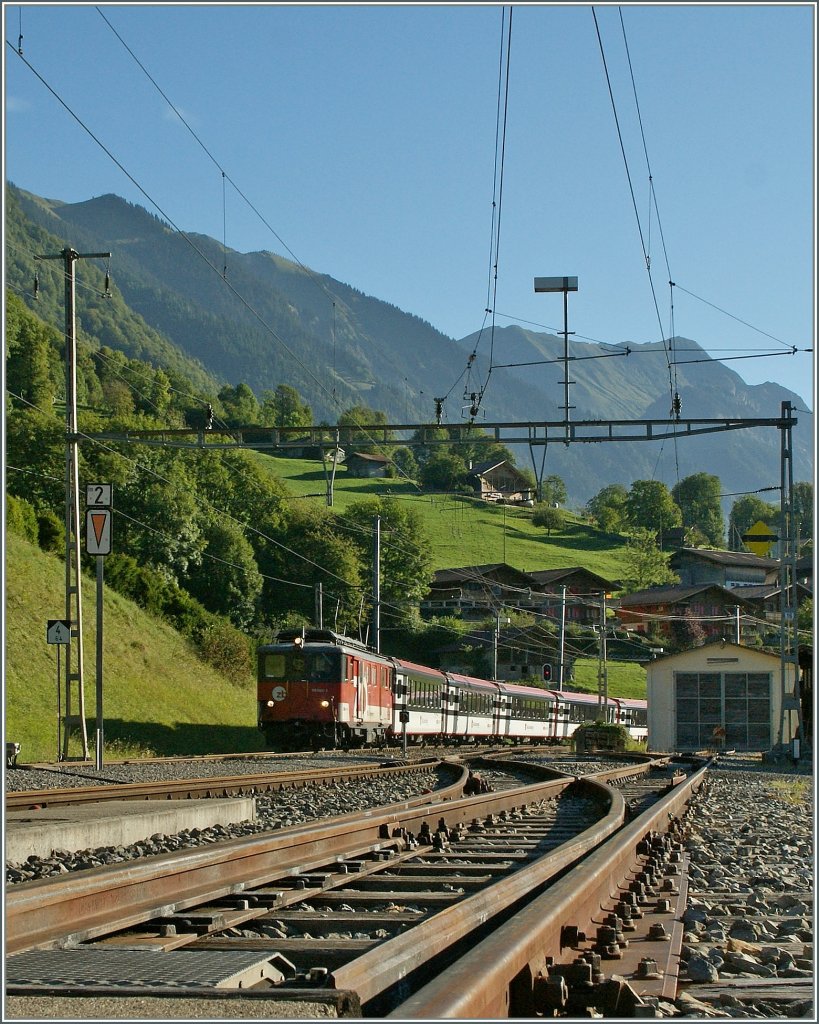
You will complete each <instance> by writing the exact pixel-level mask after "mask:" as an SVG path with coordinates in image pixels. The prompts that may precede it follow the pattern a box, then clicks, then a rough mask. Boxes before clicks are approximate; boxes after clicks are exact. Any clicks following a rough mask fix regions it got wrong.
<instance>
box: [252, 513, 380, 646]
mask: <svg viewBox="0 0 819 1024" xmlns="http://www.w3.org/2000/svg"><path fill="white" fill-rule="evenodd" d="M285 512H286V515H285V518H284V519H282V520H281V521H279V520H276V522H275V523H274V524H271V526H270V528H268V524H267V523H266V522H265V521H264V520H262V521H261V522H259V523H258V524H257V529H258V531H259V535H258V536H257V538H256V544H257V551H256V559H257V563H258V566H259V569H260V571H261V572H262V573H263V575H264V577H265V579H264V585H263V590H262V598H261V602H260V606H261V611H262V619H263V622H264V623H265V624H267V625H272V624H273V623H274V622H275V621H280V620H281V619H282V618H283V617H285V616H288V615H293V614H297V615H300V616H301V617H302V618H303V620H304V621H306V622H313V621H314V615H315V595H316V585H317V584H318V583H321V584H322V587H323V592H324V616H325V621H326V622H327V623H328V624H329V625H330V626H331V628H333V629H338V631H339V632H345V631H346V630H353V631H357V630H358V626H359V624H360V622H361V621H362V605H363V602H362V593H363V589H364V580H365V579H368V578H369V574H368V573H367V572H366V568H365V565H364V564H363V563H362V560H361V557H360V554H359V549H358V548H357V546H356V544H355V542H354V541H353V540H352V539H351V538H350V535H349V533H347V534H343V535H342V534H341V531H337V530H335V529H334V516H333V514H332V513H331V512H330V510H329V509H327V508H323V507H321V506H314V505H307V504H306V503H299V505H298V506H288V508H287V509H286V510H285ZM368 562H369V563H371V559H369V560H368Z"/></svg>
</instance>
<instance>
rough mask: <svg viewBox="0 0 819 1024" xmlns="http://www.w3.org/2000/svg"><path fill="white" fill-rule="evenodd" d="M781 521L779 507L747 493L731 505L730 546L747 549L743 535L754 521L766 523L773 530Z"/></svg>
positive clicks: (733, 548) (735, 548)
mask: <svg viewBox="0 0 819 1024" xmlns="http://www.w3.org/2000/svg"><path fill="white" fill-rule="evenodd" d="M778 522H779V509H778V508H777V507H776V506H775V505H769V504H768V503H767V502H765V501H763V500H762V499H761V498H758V497H757V496H756V495H755V494H745V495H743V496H742V497H741V498H737V500H736V501H735V502H734V504H733V505H732V506H731V513H730V515H729V517H728V547H729V549H730V550H731V551H746V550H747V548H746V547H745V544H744V543H743V540H742V535H743V534H744V533H747V532H748V528H749V527H751V526H753V525H754V523H765V524H766V525H767V526H769V527H770V528H771V529H772V530H775V529H776V526H777V524H778Z"/></svg>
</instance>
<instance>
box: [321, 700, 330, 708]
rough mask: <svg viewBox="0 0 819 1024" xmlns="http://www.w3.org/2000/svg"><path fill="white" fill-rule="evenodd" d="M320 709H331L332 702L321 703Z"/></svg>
mask: <svg viewBox="0 0 819 1024" xmlns="http://www.w3.org/2000/svg"><path fill="white" fill-rule="evenodd" d="M320 707H323V708H329V707H330V701H329V700H323V701H321V704H320Z"/></svg>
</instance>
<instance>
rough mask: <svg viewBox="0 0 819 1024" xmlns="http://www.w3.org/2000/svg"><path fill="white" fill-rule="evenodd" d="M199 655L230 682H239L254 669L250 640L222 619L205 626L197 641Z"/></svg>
mask: <svg viewBox="0 0 819 1024" xmlns="http://www.w3.org/2000/svg"><path fill="white" fill-rule="evenodd" d="M198 647H199V654H200V655H201V657H202V658H203V659H204V660H205V661H206V662H207V663H208V664H209V665H213V667H214V668H215V669H216V670H217V671H218V672H222V673H223V674H224V675H226V676H227V677H228V679H230V680H231V681H232V682H236V683H241V682H242V681H243V680H244V679H246V678H247V677H248V676H250V675H252V673H253V671H254V655H253V647H252V644H251V641H250V640H249V639H248V637H246V636H245V634H244V633H241V632H240V631H239V630H238V629H236V628H235V626H232V625H231V624H230V623H229V622H226V621H225V620H223V619H216V618H214V621H213V622H211V623H210V625H208V626H206V627H205V628H204V629H203V630H202V633H201V635H200V637H199V641H198Z"/></svg>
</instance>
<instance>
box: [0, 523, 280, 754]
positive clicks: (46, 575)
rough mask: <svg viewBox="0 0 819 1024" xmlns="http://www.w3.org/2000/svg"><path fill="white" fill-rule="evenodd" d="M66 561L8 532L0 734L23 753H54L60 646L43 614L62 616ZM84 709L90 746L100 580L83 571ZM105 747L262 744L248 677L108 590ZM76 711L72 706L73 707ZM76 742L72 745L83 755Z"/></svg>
mask: <svg viewBox="0 0 819 1024" xmlns="http://www.w3.org/2000/svg"><path fill="white" fill-rule="evenodd" d="M64 588H65V570H64V563H63V562H62V561H61V560H60V559H58V558H57V557H56V556H54V555H47V554H45V553H43V552H42V551H40V550H39V549H38V548H36V547H35V546H33V545H31V544H30V543H28V542H27V541H25V540H23V539H21V538H20V537H18V536H16V535H15V534H12V533H8V534H7V535H6V638H5V640H6V650H5V677H6V686H5V703H6V707H5V713H6V737H7V739H9V740H13V741H16V742H17V743H21V744H22V751H21V754H20V759H21V761H24V762H30V761H37V760H53V759H54V757H55V755H56V752H57V726H56V722H57V683H56V675H57V668H56V666H57V652H56V647H55V646H52V645H48V644H46V638H45V631H46V621H47V620H48V619H59V618H62V617H63V615H64V612H65V606H64V601H65V598H64ZM83 616H84V641H85V657H84V662H85V702H86V704H85V710H86V719H87V720H88V722H89V744H90V746H91V750H92V751H93V743H94V732H93V730H94V714H95V690H94V680H95V672H96V669H95V664H94V658H95V649H96V648H95V645H96V624H95V617H96V583H95V581H94V580H93V579H88V578H84V580H83ZM103 616H104V618H103V628H104V674H103V691H104V708H103V710H104V720H105V739H106V754H107V755H109V756H117V757H121V756H132V755H134V754H137V753H138V752H140V751H142V752H145V751H154V752H156V753H157V754H188V753H190V754H195V753H208V752H212V751H213V752H227V751H232V750H237V751H249V750H261V749H263V743H262V739H261V734H260V733H259V732H258V731H257V729H256V724H255V721H256V707H255V693H254V684H253V680H252V679H250V678H245V679H237V680H228V679H226V678H225V677H224V676H222V675H220V674H219V673H218V672H216V671H215V670H214V669H212V668H210V666H208V665H205V664H203V663H202V662H201V661H199V659H198V658H197V657H196V655H195V654H194V653H193V651H192V650H191V648H190V646H189V645H188V644H187V643H186V642H185V640H183V639H182V638H181V637H180V636H179V634H177V633H176V632H175V631H174V630H173V629H171V628H170V627H169V626H167V625H165V624H164V623H162V622H160V621H159V620H157V619H154V618H152V617H151V616H149V615H147V614H146V613H145V612H143V611H142V610H141V609H139V608H138V607H137V606H136V605H135V604H133V603H132V602H131V601H128V600H126V599H125V598H123V597H120V596H119V595H118V594H115V593H113V592H111V591H107V590H106V593H105V601H104V609H103ZM73 710H75V711H76V707H75V708H74V709H73ZM80 753H81V748H80V745H79V742H78V741H77V743H76V745H75V746H74V747H72V750H71V751H70V754H71V755H72V756H74V755H79V754H80Z"/></svg>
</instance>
